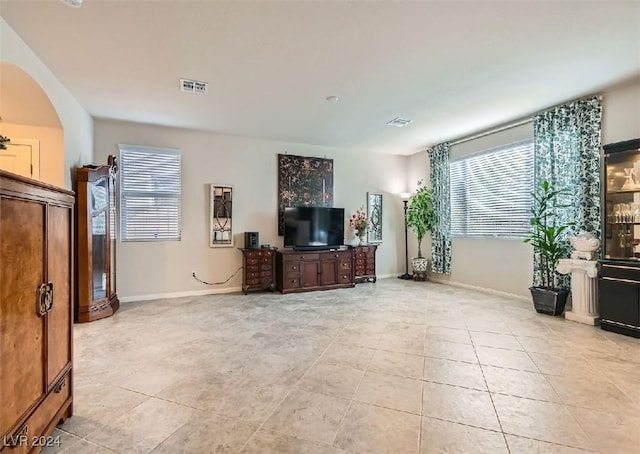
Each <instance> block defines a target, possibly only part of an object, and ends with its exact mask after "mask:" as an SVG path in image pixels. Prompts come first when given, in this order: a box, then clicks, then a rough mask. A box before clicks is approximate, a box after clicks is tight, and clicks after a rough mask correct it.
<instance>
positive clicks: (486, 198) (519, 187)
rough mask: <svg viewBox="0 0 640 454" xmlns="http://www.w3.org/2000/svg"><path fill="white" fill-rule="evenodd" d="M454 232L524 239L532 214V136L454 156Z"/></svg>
mask: <svg viewBox="0 0 640 454" xmlns="http://www.w3.org/2000/svg"><path fill="white" fill-rule="evenodd" d="M450 185H451V236H458V237H461V236H464V237H491V238H514V239H515V238H524V236H525V235H526V233H527V231H528V230H529V219H530V217H531V212H530V209H531V203H532V198H531V191H532V190H533V140H526V141H522V142H516V143H513V144H510V145H507V146H504V147H500V148H494V149H492V150H489V151H486V152H482V153H479V154H475V155H472V156H469V157H467V158H463V159H460V160H457V161H452V162H451V164H450Z"/></svg>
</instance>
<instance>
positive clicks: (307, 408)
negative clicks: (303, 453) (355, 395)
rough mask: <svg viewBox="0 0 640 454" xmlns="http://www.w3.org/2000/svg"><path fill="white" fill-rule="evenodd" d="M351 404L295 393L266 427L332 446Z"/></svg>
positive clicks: (283, 403)
mask: <svg viewBox="0 0 640 454" xmlns="http://www.w3.org/2000/svg"><path fill="white" fill-rule="evenodd" d="M348 406H349V401H348V400H345V399H340V398H337V397H333V396H327V395H325V394H318V393H312V392H308V391H305V390H302V389H295V390H294V391H293V392H292V393H291V394H290V395H289V396H288V397H287V398H286V399H285V401H284V402H282V404H280V406H279V407H278V408H277V409H276V410H275V411H274V413H273V414H272V415H271V417H270V418H269V419H268V420H267V421H266V422H265V424H264V427H265V428H267V429H272V430H274V431H276V432H280V433H284V434H287V435H292V436H294V437H299V438H304V439H306V440H312V441H318V442H320V443H327V444H330V443H332V442H333V439H334V437H335V435H336V432H337V430H338V426H339V424H340V422H341V421H342V418H343V416H344V414H345V412H346V411H347V407H348Z"/></svg>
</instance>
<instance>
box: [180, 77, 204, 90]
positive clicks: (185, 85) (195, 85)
mask: <svg viewBox="0 0 640 454" xmlns="http://www.w3.org/2000/svg"><path fill="white" fill-rule="evenodd" d="M208 87H209V84H208V83H206V82H198V81H197V80H191V79H180V91H190V92H192V93H206V92H207V89H208Z"/></svg>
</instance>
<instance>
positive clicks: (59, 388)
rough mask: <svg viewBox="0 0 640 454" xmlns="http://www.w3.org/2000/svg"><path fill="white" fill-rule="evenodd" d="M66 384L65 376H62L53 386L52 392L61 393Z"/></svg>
mask: <svg viewBox="0 0 640 454" xmlns="http://www.w3.org/2000/svg"><path fill="white" fill-rule="evenodd" d="M65 386H67V377H63V378H62V380H60V381H59V382H58V384H57V385H56V387H55V388H53V392H55V393H58V394H59V393H61V392H62V390H63V389H64V387H65Z"/></svg>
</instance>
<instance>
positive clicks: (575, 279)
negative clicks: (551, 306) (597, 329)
mask: <svg viewBox="0 0 640 454" xmlns="http://www.w3.org/2000/svg"><path fill="white" fill-rule="evenodd" d="M596 263H597V262H596V261H595V260H580V259H561V260H560V262H559V263H558V268H557V269H558V273H560V274H569V273H571V302H572V307H571V310H570V311H567V312H565V314H564V318H566V319H567V320H571V321H574V322H578V323H584V324H586V325H597V324H598V320H599V319H600V317H599V315H598V280H597V278H598V269H597V267H596Z"/></svg>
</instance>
